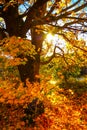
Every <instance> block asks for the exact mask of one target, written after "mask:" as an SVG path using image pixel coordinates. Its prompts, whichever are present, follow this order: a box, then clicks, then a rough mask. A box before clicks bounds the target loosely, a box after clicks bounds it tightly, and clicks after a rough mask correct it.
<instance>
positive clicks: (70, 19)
mask: <svg viewBox="0 0 87 130" xmlns="http://www.w3.org/2000/svg"><path fill="white" fill-rule="evenodd" d="M0 18H1V19H3V20H0V21H1V24H0V39H1V43H0V47H1V49H2V48H4V47H6V49H7V48H9V47H11V46H13V43H15V44H14V46H15V48H16V51H14V50H15V49H14V47H13V48H12V47H11V48H12V50H11V51H13V52H14V54H13V53H11V54H13V55H12V58H14V59H15V58H20V59H23V58H26V63H25V64H16V66H17V67H18V71H19V74H20V78H21V80H22V82H25V81H26V79H27V78H28V79H29V80H30V82H33V81H36V80H37V78H36V77H35V75H38V74H39V68H40V64H41V61H40V56H41V51H42V43H43V41H44V39H45V35H47V33H52V34H56V35H57V36H60V37H61V38H62V39H65V41H66V42H68V43H69V44H70V45H71V46H73V47H74V48H75V49H76V50H75V53H77V50H81V51H83V52H85V53H84V56H86V53H87V46H85V43H84V42H83V41H79V40H78V34H79V33H83V34H84V33H85V34H86V32H87V1H86V0H83V1H82V0H76V1H75V2H73V1H72V0H63V1H62V0H0ZM26 34H27V35H28V36H31V38H30V40H29V41H28V40H26V38H27V35H26ZM6 37H7V39H8V40H7V39H6ZM16 38H17V39H16ZM4 39H5V40H4ZM12 39H13V40H12ZM3 40H4V41H3ZM16 40H17V42H16ZM24 41H25V42H24ZM28 42H29V46H30V45H31V49H32V48H33V47H34V46H35V51H36V53H35V52H34V50H33V51H32V55H34V58H32V56H31V55H30V53H31V50H29V46H28ZM19 43H20V44H19ZM7 44H9V45H7ZM21 45H23V46H25V48H26V49H25V50H24V51H26V50H27V52H29V53H28V54H26V53H25V52H23V51H22V49H23V48H22V49H19V48H20V47H19V46H21ZM32 45H34V46H32ZM48 49H49V47H48ZM57 49H58V50H60V51H61V53H59V52H60V51H57ZM2 50H3V49H2ZM7 50H8V52H9V49H7ZM3 51H4V50H3ZM18 51H19V53H18ZM21 51H22V52H23V54H22V52H21ZM47 51H48V50H47ZM20 52H21V53H20ZM15 53H17V55H15ZM82 55H83V53H82ZM10 56H11V55H10ZM56 56H57V57H58V56H61V57H62V58H63V59H64V60H65V62H66V58H65V57H66V55H64V51H63V50H62V48H60V46H59V43H57V44H56V45H55V46H54V49H53V53H52V55H51V56H50V57H49V58H48V60H46V61H45V62H46V63H48V62H50V61H51V59H52V58H53V57H56ZM68 58H70V57H68ZM10 59H11V58H10ZM45 62H44V63H45ZM44 63H43V64H44Z"/></svg>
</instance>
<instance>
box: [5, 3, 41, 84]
mask: <svg viewBox="0 0 87 130" xmlns="http://www.w3.org/2000/svg"><path fill="white" fill-rule="evenodd" d="M3 18H4V20H5V23H6V31H7V32H8V34H9V36H17V37H18V36H19V37H23V38H24V37H26V33H25V34H24V33H23V32H24V30H22V25H23V20H22V19H21V18H20V17H19V14H18V5H16V4H15V6H9V7H8V8H7V9H6V11H4V12H3ZM27 31H28V30H27ZM31 37H32V44H33V45H35V46H36V51H37V55H36V56H35V60H34V59H32V58H30V57H27V59H28V61H27V63H26V64H25V65H19V66H18V70H19V74H20V78H21V81H22V82H24V83H25V82H26V79H29V81H30V82H34V81H38V79H37V78H36V75H38V74H39V68H40V52H41V48H42V42H43V33H42V32H39V34H38V33H37V32H36V29H35V28H33V29H32V30H31ZM20 58H21V56H20Z"/></svg>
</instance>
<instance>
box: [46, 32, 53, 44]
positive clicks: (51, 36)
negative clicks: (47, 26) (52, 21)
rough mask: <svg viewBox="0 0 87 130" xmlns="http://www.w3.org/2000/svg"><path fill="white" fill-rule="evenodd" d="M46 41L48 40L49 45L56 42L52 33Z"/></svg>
mask: <svg viewBox="0 0 87 130" xmlns="http://www.w3.org/2000/svg"><path fill="white" fill-rule="evenodd" d="M46 40H47V42H48V43H50V42H52V41H53V40H54V36H53V35H52V34H51V33H49V34H47V36H46Z"/></svg>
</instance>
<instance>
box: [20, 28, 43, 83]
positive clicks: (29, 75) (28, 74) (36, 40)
mask: <svg viewBox="0 0 87 130" xmlns="http://www.w3.org/2000/svg"><path fill="white" fill-rule="evenodd" d="M31 36H32V44H33V45H35V47H36V52H37V54H36V55H35V60H34V59H32V58H30V57H27V59H28V61H27V63H26V64H25V65H19V66H18V70H19V73H20V77H21V80H22V82H24V83H25V82H26V79H29V81H30V82H35V81H38V82H39V81H40V79H39V78H38V75H39V68H40V52H41V48H42V42H43V33H42V32H40V33H39V34H38V33H37V32H36V30H35V29H34V28H33V29H32V30H31Z"/></svg>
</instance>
